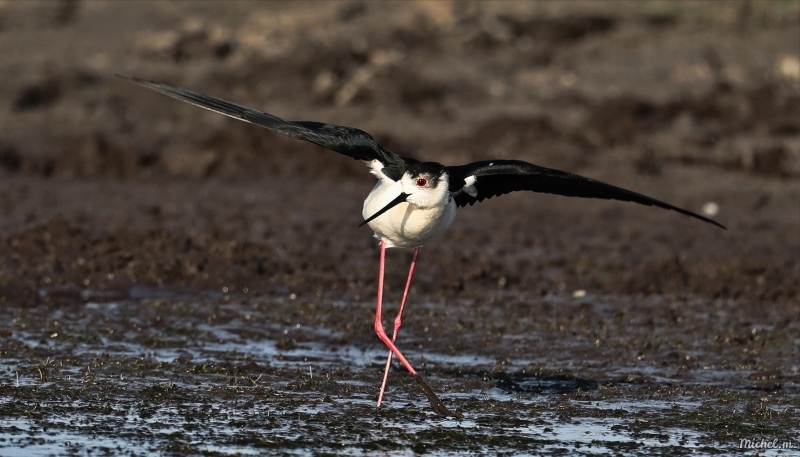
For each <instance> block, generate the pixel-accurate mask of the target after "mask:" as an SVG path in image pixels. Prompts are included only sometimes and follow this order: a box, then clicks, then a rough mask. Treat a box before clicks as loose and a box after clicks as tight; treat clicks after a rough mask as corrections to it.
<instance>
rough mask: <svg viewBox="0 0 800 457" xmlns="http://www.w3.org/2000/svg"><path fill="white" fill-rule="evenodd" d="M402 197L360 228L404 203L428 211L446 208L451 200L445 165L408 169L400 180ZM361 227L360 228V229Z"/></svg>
mask: <svg viewBox="0 0 800 457" xmlns="http://www.w3.org/2000/svg"><path fill="white" fill-rule="evenodd" d="M399 183H400V187H401V189H402V190H401V192H400V195H398V196H397V198H395V199H394V200H392V201H391V202H389V204H388V205H386V206H384V207H383V208H382V209H381V210H380V211H378V212H377V213H375V214H373V215H372V216H370V217H369V219H367V220H365V221H364V222H362V223H361V225H360V226H362V225H364V224H367V223H369V222H370V221H371V220H373V219H375V218H376V217H378V216H380V215H381V214H383V213H385V212H386V211H389V210H390V209H392V208H394V207H395V206H397V205H399V204H400V203H403V202H408V203H410V204H412V205H414V206H416V207H418V208H422V209H427V208H435V207H437V206H444V205H446V204H447V203H448V201H449V200H450V192H449V182H448V177H447V171H446V168H445V166H444V165H442V164H440V163H436V162H418V163H415V164H414V165H411V166H410V167H408V169H407V170H406V171H405V173H403V177H401V178H400V181H399ZM360 226H359V227H360Z"/></svg>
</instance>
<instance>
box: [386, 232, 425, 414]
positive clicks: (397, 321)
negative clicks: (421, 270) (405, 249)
mask: <svg viewBox="0 0 800 457" xmlns="http://www.w3.org/2000/svg"><path fill="white" fill-rule="evenodd" d="M418 255H419V248H418V247H417V248H414V255H413V256H412V257H411V266H410V267H409V268H408V279H407V280H406V288H405V290H404V291H403V300H402V301H401V302H400V311H398V312H397V317H396V318H395V319H394V333H393V334H392V343H394V342H395V341H397V333H398V332H399V331H400V325H401V324H402V322H403V309H405V307H406V298H408V290H409V289H410V288H411V278H412V277H413V276H414V267H415V266H416V265H417V256H418ZM391 365H392V351H389V358H388V359H386V369H385V370H384V371H383V382H381V393H380V394H379V395H378V407H380V406H381V402H382V401H383V392H384V391H385V390H386V380H387V379H388V378H389V367H391Z"/></svg>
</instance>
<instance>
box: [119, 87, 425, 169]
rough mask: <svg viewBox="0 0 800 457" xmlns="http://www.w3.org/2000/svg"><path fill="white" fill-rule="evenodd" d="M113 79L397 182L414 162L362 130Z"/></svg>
mask: <svg viewBox="0 0 800 457" xmlns="http://www.w3.org/2000/svg"><path fill="white" fill-rule="evenodd" d="M117 76H118V77H120V78H122V79H124V80H126V81H130V82H132V83H134V84H138V85H140V86H143V87H146V88H148V89H152V90H154V91H156V92H160V93H162V94H164V95H167V96H170V97H172V98H175V99H178V100H182V101H184V102H188V103H191V104H192V105H195V106H199V107H201V108H205V109H208V110H211V111H214V112H217V113H220V114H224V115H225V116H230V117H232V118H234V119H239V120H242V121H245V122H250V123H252V124H256V125H259V126H261V127H265V128H267V129H270V130H272V131H275V132H278V133H282V134H284V135H286V136H289V137H292V138H296V139H298V140H303V141H308V142H310V143H314V144H317V145H320V146H322V147H325V148H328V149H330V150H333V151H336V152H338V153H339V154H343V155H346V156H348V157H352V158H353V159H357V160H363V161H371V160H373V159H377V160H379V161H380V162H381V163H383V165H384V169H383V170H382V171H383V173H384V174H386V175H387V176H389V177H390V178H392V179H394V180H398V179H400V177H401V176H402V175H403V172H405V170H406V168H408V167H409V166H410V165H412V164H414V163H416V162H417V161H416V160H414V159H410V158H405V157H401V156H399V155H397V154H395V153H393V152H391V151H389V150H387V149H386V148H384V147H383V146H381V145H379V144H378V143H377V142H376V141H375V139H374V138H373V137H372V136H371V135H370V134H368V133H367V132H364V131H363V130H359V129H356V128H352V127H344V126H340V125H333V124H323V123H321V122H311V121H287V120H284V119H281V118H279V117H277V116H273V115H272V114H269V113H265V112H263V111H258V110H254V109H251V108H248V107H246V106H242V105H237V104H236V103H231V102H227V101H225V100H221V99H219V98H214V97H210V96H208V95H203V94H201V93H198V92H194V91H191V90H187V89H181V88H180V87H174V86H170V85H167V84H161V83H157V82H153V81H147V80H145V79H140V78H130V77H127V76H122V75H117Z"/></svg>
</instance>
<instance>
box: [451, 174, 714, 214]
mask: <svg viewBox="0 0 800 457" xmlns="http://www.w3.org/2000/svg"><path fill="white" fill-rule="evenodd" d="M447 172H448V175H449V177H450V191H451V192H458V193H456V194H455V195H454V197H453V198H454V199H455V202H456V204H457V205H458V206H466V205H467V204H470V205H474V204H475V202H481V201H483V200H485V199H487V198H492V197H497V196H500V195H503V194H507V193H509V192H515V191H519V190H528V191H532V192H543V193H547V194H556V195H566V196H569V197H583V198H602V199H606V200H621V201H625V202H634V203H639V204H642V205H647V206H657V207H659V208H664V209H669V210H672V211H677V212H679V213H681V214H685V215H687V216H691V217H694V218H697V219H700V220H701V221H704V222H708V223H709V224H714V225H716V226H717V227H721V228H723V229H724V228H725V227H724V226H723V225H721V224H719V223H717V222H715V221H713V220H711V219H708V218H706V217H703V216H701V215H699V214H695V213H693V212H691V211H687V210H685V209H681V208H678V207H676V206H672V205H670V204H668V203H664V202H662V201H658V200H656V199H654V198H650V197H648V196H646V195H642V194H637V193H636V192H631V191H630V190H626V189H622V188H620V187H616V186H612V185H610V184H606V183H602V182H600V181H595V180H594V179H589V178H585V177H583V176H579V175H575V174H572V173H567V172H565V171H560V170H554V169H552V168H545V167H540V166H537V165H533V164H531V163H527V162H522V161H519V160H493V161H489V160H486V161H482V162H474V163H470V164H467V165H461V166H457V167H447ZM470 177H474V178H475V183H474V184H473V186H471V187H468V188H464V186H465V185H466V182H465V180H467V179H468V178H470ZM459 191H460V192H459ZM468 191H471V192H472V193H474V194H475V195H470V194H469V193H468Z"/></svg>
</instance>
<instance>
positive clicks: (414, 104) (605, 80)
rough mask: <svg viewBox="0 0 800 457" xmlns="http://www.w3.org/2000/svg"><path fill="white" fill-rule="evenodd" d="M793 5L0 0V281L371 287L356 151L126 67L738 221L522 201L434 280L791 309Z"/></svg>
mask: <svg viewBox="0 0 800 457" xmlns="http://www.w3.org/2000/svg"><path fill="white" fill-rule="evenodd" d="M799 5H800V3H798V2H797V1H767V0H764V1H759V0H753V1H727V2H710V1H709V2H679V1H652V2H616V1H614V2H603V1H591V2H577V1H567V2H448V1H438V2H358V1H353V2H275V3H257V2H89V1H79V0H74V1H73V0H65V1H58V2H55V1H46V2H36V1H25V2H12V1H4V2H1V3H0V55H1V56H2V57H1V58H2V67H3V68H4V71H3V75H2V78H4V80H3V84H0V101H2V103H0V125H3V126H4V128H3V129H2V132H0V235H2V237H3V239H4V240H5V243H3V245H2V247H0V277H2V278H4V281H5V282H4V284H6V285H5V286H4V287H7V288H10V289H14V290H18V291H19V293H21V294H23V295H25V294H27V293H29V292H31V291H33V290H35V289H36V287H40V286H43V285H46V286H50V285H52V284H55V283H63V284H67V285H70V284H73V285H76V286H77V287H81V285H82V283H84V282H86V283H87V284H88V283H89V282H91V283H92V284H93V285H97V286H98V287H125V285H126V284H128V283H130V282H131V281H134V282H145V283H151V284H165V283H169V284H175V285H179V284H198V285H205V284H210V285H213V286H214V287H217V286H222V285H229V286H230V287H242V286H246V285H250V287H251V288H252V287H253V286H254V285H258V284H260V285H261V286H263V287H270V286H280V287H289V288H292V287H295V288H296V289H298V290H297V292H298V293H303V292H305V291H306V289H305V288H306V287H307V288H312V287H313V288H315V290H314V291H313V292H315V293H319V292H320V290H316V289H320V288H321V289H322V290H323V291H329V290H330V288H331V287H338V286H341V287H340V288H339V291H338V292H335V294H338V295H341V294H351V295H354V296H355V295H360V294H363V289H364V283H371V282H372V281H373V278H372V276H373V272H372V262H373V260H374V259H373V257H374V256H373V255H372V254H373V253H372V252H371V251H369V250H368V249H369V248H370V247H371V246H373V243H374V241H373V240H372V239H371V238H370V236H371V233H369V232H368V230H367V229H361V230H359V231H356V230H355V226H356V225H357V224H358V223H359V222H360V205H361V202H362V201H363V198H364V197H365V196H366V194H367V193H368V191H369V190H370V188H371V186H372V183H373V180H372V177H371V176H369V175H368V174H367V173H366V171H367V170H366V169H365V167H364V166H363V165H362V164H361V163H360V162H357V161H353V160H350V159H347V158H344V157H340V156H337V155H336V154H335V153H332V152H330V151H327V150H323V149H321V148H319V147H316V146H314V145H310V144H306V143H302V142H298V141H295V140H292V139H289V138H285V137H281V136H278V135H275V134H272V133H269V132H267V131H265V130H263V129H259V128H256V127H254V126H251V125H247V124H245V123H243V122H238V121H234V120H231V119H228V118H225V117H223V116H220V115H217V114H214V113H210V112H207V111H204V110H201V109H198V108H195V107H192V106H190V105H187V104H184V103H180V102H176V101H174V100H171V99H168V98H166V97H163V96H161V95H158V94H155V93H151V92H149V91H147V90H144V89H142V88H140V87H136V86H133V85H131V84H128V83H125V82H124V81H122V80H120V79H117V78H115V77H114V74H115V73H120V74H124V75H128V76H137V77H142V78H146V79H151V80H155V81H159V82H165V83H169V84H173V85H178V86H181V87H186V88H190V89H192V90H196V91H199V92H204V93H207V94H210V95H214V96H217V97H220V98H223V99H227V100H231V101H234V102H237V103H240V104H244V105H247V106H250V107H254V108H258V109H263V110H265V111H268V112H270V113H274V114H276V115H278V116H282V117H284V118H288V119H297V120H316V121H322V122H328V123H335V124H341V125H349V126H355V127H359V128H361V129H363V130H366V131H367V132H369V133H371V134H372V135H373V136H375V137H376V138H377V139H378V141H379V142H380V143H381V144H383V145H384V146H386V147H387V148H389V149H391V150H393V151H395V152H397V153H400V154H402V155H408V156H412V157H416V158H419V159H423V160H432V161H438V162H442V163H445V164H457V163H461V162H466V161H472V160H479V159H485V158H513V159H521V160H526V161H530V162H533V163H536V164H539V165H543V166H548V167H554V168H559V169H564V170H568V171H571V172H576V173H580V174H584V175H587V176H590V177H593V178H596V179H601V180H605V181H607V182H610V183H613V184H616V185H620V186H623V187H628V188H631V189H633V190H636V191H640V192H643V193H646V194H648V195H651V196H653V197H655V198H659V199H662V200H665V201H668V202H670V203H673V204H676V205H678V206H682V207H685V208H687V209H690V210H692V211H696V212H703V213H704V214H706V215H709V216H713V217H715V218H716V219H717V220H719V221H720V222H721V223H723V224H726V225H728V226H729V228H730V230H728V231H727V232H721V231H718V230H716V229H714V228H712V227H710V226H704V225H702V224H700V223H698V222H696V221H693V220H689V219H686V218H683V217H682V216H678V215H676V214H670V213H667V212H664V211H662V210H653V209H649V208H641V207H633V206H634V205H629V204H621V203H608V202H595V201H578V200H572V199H565V198H563V197H553V196H541V195H537V196H533V195H512V196H506V197H503V198H502V199H497V200H492V201H489V202H486V203H483V204H482V205H479V207H475V208H466V209H463V210H461V212H460V213H459V219H460V220H459V221H458V222H457V223H456V225H455V226H454V227H453V230H452V231H451V232H450V235H451V236H452V238H451V239H450V240H444V239H443V240H440V241H438V242H436V243H433V244H432V247H431V248H430V251H431V252H433V253H434V254H435V255H434V254H432V255H431V256H430V257H431V260H429V262H431V263H433V264H431V263H429V264H428V266H426V268H429V270H428V271H429V273H431V274H429V275H427V277H428V278H429V280H427V282H426V280H425V279H421V282H420V287H422V288H423V289H424V290H427V291H429V292H440V293H450V292H455V293H460V292H463V291H464V290H465V289H468V288H470V287H482V286H486V287H490V288H493V289H496V288H498V287H500V288H504V287H506V288H516V289H517V290H521V291H530V290H535V293H537V294H538V293H562V292H563V293H569V292H570V290H574V289H590V290H595V291H598V292H606V293H624V294H629V293H645V294H646V293H659V292H674V293H682V292H693V293H700V294H703V295H706V296H725V297H740V296H748V297H751V298H770V299H789V298H796V297H797V293H798V281H797V277H798V275H800V263H798V262H799V261H798V256H797V253H798V252H799V251H798V248H800V236H798V233H800V222H799V219H800V190H799V188H798V180H797V178H798V176H800V137H799V132H800V126H799V123H800V95H799V92H798V91H799V90H800V60H798V56H799V55H800V40H798V34H799V33H800V32H799V29H798V14H799V13H798V8H799ZM433 259H438V260H433ZM426 260H427V259H426ZM455 267H458V268H455ZM397 274H398V275H400V274H401V273H400V272H398V273H397ZM423 276H425V275H423ZM45 278H46V279H45ZM110 278H111V279H110ZM398 278H399V276H398ZM45 280H49V281H51V282H49V283H45V282H43V281H45ZM120 281H121V282H120ZM11 283H13V285H12V284H11ZM476 284H477V286H476ZM342 289H345V290H346V291H345V292H342ZM24 290H27V291H28V292H22V291H24Z"/></svg>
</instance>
